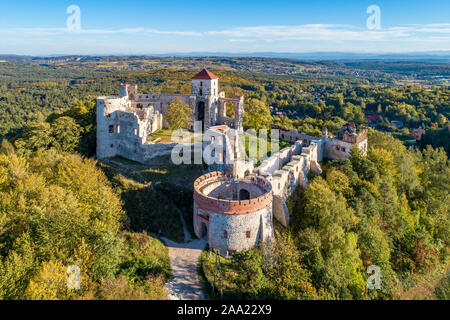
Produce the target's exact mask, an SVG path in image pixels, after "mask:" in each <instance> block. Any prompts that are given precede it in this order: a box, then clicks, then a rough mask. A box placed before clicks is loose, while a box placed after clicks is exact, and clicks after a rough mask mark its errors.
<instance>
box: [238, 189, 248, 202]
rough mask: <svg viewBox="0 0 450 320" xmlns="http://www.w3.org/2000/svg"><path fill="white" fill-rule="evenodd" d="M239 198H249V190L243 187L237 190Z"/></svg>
mask: <svg viewBox="0 0 450 320" xmlns="http://www.w3.org/2000/svg"><path fill="white" fill-rule="evenodd" d="M239 200H250V192H248V191H247V190H245V189H241V190H240V191H239Z"/></svg>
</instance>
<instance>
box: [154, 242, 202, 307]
mask: <svg viewBox="0 0 450 320" xmlns="http://www.w3.org/2000/svg"><path fill="white" fill-rule="evenodd" d="M162 239H163V240H164V242H165V243H166V245H167V246H168V247H169V258H170V265H171V267H172V274H173V279H172V281H170V282H168V283H166V285H165V287H166V289H167V299H168V300H204V299H205V296H204V294H203V291H202V286H201V284H200V280H199V278H198V270H197V265H198V261H199V259H200V255H201V253H202V250H203V249H204V248H205V246H206V241H205V239H196V240H193V241H191V242H188V243H177V242H174V241H172V240H169V239H167V238H162Z"/></svg>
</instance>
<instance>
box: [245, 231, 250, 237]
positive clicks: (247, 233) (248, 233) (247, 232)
mask: <svg viewBox="0 0 450 320" xmlns="http://www.w3.org/2000/svg"><path fill="white" fill-rule="evenodd" d="M245 236H246V237H247V239H250V236H251V232H250V230H247V231H245Z"/></svg>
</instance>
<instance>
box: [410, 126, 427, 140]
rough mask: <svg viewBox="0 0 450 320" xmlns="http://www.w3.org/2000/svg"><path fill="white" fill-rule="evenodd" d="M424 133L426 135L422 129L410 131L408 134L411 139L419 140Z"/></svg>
mask: <svg viewBox="0 0 450 320" xmlns="http://www.w3.org/2000/svg"><path fill="white" fill-rule="evenodd" d="M425 133H426V131H425V129H422V128H418V129H412V130H411V133H410V136H411V138H413V139H416V140H420V138H421V137H422V135H423V134H425Z"/></svg>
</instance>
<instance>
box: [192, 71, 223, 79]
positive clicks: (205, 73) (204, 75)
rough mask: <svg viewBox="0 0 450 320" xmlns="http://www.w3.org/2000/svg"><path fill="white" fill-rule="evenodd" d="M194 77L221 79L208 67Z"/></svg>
mask: <svg viewBox="0 0 450 320" xmlns="http://www.w3.org/2000/svg"><path fill="white" fill-rule="evenodd" d="M192 79H202V80H213V79H219V77H218V76H216V75H215V74H213V73H211V72H210V71H208V70H207V69H203V70H202V71H200V72H199V73H197V74H196V75H195V76H194V77H193V78H192Z"/></svg>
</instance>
